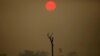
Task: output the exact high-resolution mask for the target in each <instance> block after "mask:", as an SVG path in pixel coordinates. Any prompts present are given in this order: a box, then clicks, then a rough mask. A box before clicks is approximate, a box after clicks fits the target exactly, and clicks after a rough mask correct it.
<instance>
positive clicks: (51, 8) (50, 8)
mask: <svg viewBox="0 0 100 56" xmlns="http://www.w3.org/2000/svg"><path fill="white" fill-rule="evenodd" d="M45 8H46V10H48V11H54V10H55V9H56V3H55V2H54V1H48V2H47V3H46V4H45Z"/></svg>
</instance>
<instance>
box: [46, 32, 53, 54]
mask: <svg viewBox="0 0 100 56" xmlns="http://www.w3.org/2000/svg"><path fill="white" fill-rule="evenodd" d="M52 35H53V33H52V34H49V33H47V37H48V38H49V40H50V43H51V53H52V56H54V44H53V40H54V37H53V36H52Z"/></svg>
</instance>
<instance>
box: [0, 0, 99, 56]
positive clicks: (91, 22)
mask: <svg viewBox="0 0 100 56" xmlns="http://www.w3.org/2000/svg"><path fill="white" fill-rule="evenodd" d="M54 1H55V2H56V4H57V8H56V10H55V11H54V12H48V11H46V9H45V7H44V5H45V3H46V2H47V0H0V8H1V9H0V14H1V16H0V52H1V53H6V54H7V55H8V56H18V54H19V53H20V52H22V51H24V50H26V49H28V50H33V51H36V50H41V51H46V52H49V53H50V52H51V51H50V50H51V49H50V42H49V39H48V38H47V36H46V34H47V33H48V32H50V33H54V37H55V40H54V45H55V46H54V52H55V56H59V52H58V49H59V48H62V50H63V54H64V55H67V54H68V53H69V52H70V51H75V52H77V54H78V55H79V56H97V55H99V44H100V41H99V40H100V39H99V38H98V37H99V31H98V30H99V28H98V26H99V20H98V19H99V18H100V15H99V5H100V3H99V2H98V1H96V0H94V1H82V0H80V1H74V0H70V1H69V0H54ZM49 56H50V54H49Z"/></svg>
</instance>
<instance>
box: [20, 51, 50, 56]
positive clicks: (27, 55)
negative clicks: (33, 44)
mask: <svg viewBox="0 0 100 56" xmlns="http://www.w3.org/2000/svg"><path fill="white" fill-rule="evenodd" d="M20 56H48V53H47V52H45V51H37V52H34V51H30V50H25V51H24V52H23V53H20Z"/></svg>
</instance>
